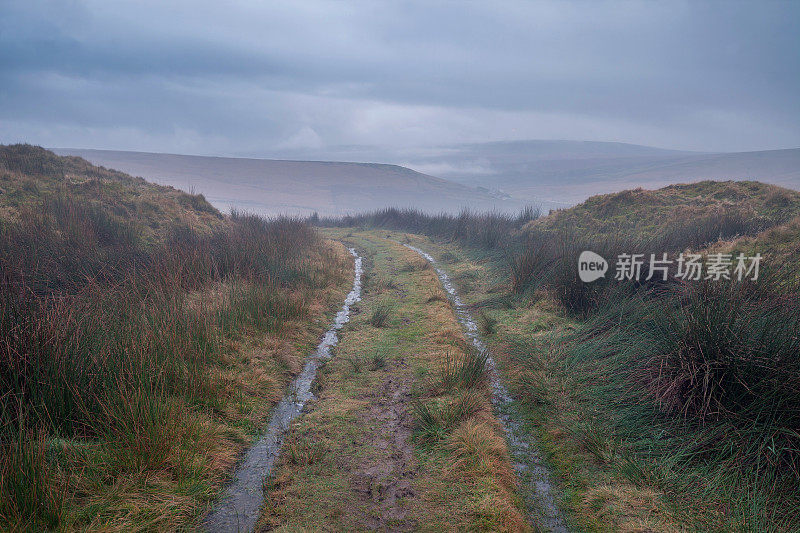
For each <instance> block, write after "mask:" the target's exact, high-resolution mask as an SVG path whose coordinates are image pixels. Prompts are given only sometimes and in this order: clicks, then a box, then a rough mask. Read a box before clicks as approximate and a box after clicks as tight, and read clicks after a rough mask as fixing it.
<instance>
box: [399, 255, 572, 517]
mask: <svg viewBox="0 0 800 533" xmlns="http://www.w3.org/2000/svg"><path fill="white" fill-rule="evenodd" d="M400 244H403V246H405V247H406V248H408V249H410V250H413V251H414V252H416V253H418V254H419V255H420V256H421V257H423V258H424V259H425V260H426V261H428V262H429V263H430V264H431V265H433V268H434V270H435V271H436V275H437V276H438V278H439V281H440V282H441V284H442V286H443V287H444V289H445V291H446V292H447V294H448V297H449V298H450V300H451V302H452V303H453V309H454V311H455V313H456V316H457V318H458V321H459V323H461V325H462V326H463V328H464V331H465V333H466V335H467V337H469V339H470V340H471V342H472V344H473V346H475V348H476V349H477V350H479V351H481V352H485V353H486V354H487V355H488V358H487V361H488V367H489V375H490V379H491V385H492V403H493V404H494V406H495V410H496V414H497V417H498V419H499V420H500V422H501V423H502V425H503V429H504V430H505V432H506V435H507V438H508V442H509V445H510V447H511V451H512V454H513V457H514V461H515V463H514V468H515V470H516V472H517V475H518V476H519V479H520V482H521V484H522V488H523V490H522V495H523V498H524V499H525V501H526V505H527V507H528V511H529V513H530V518H531V520H532V521H533V522H534V523H535V524H537V525H538V526H539V527H543V528H545V529H546V530H548V531H553V532H556V533H562V532H567V531H568V529H567V527H566V524H565V521H564V518H563V516H562V515H561V513H560V511H559V509H558V506H557V504H556V496H555V490H554V487H553V482H552V480H551V478H552V474H551V472H550V469H549V468H548V467H547V465H546V464H545V463H544V461H543V459H542V456H541V452H540V448H539V445H538V443H537V442H536V438H535V437H534V436H533V435H531V434H530V433H528V432H526V431H525V430H524V428H523V425H522V422H521V420H523V417H522V416H521V415H520V414H519V413H518V412H517V407H516V405H515V402H514V399H513V398H512V397H511V394H510V393H509V391H508V389H507V388H506V386H505V385H504V384H503V381H502V378H501V376H500V374H499V372H498V370H497V368H496V365H495V362H494V358H493V357H492V355H491V353H490V352H489V349H488V347H487V345H486V343H485V342H484V340H483V339H482V338H481V336H480V333H479V332H478V326H477V323H476V322H475V319H474V318H473V316H472V314H471V313H470V310H469V308H468V307H467V306H466V305H465V304H464V302H463V301H462V300H461V297H460V296H459V294H458V292H457V291H456V288H455V286H454V285H453V282H452V281H451V279H450V276H449V275H448V274H447V272H446V271H445V270H444V269H443V268H441V267H440V266H438V264H437V263H436V260H435V259H434V258H433V256H431V255H430V254H428V253H427V252H425V251H424V250H422V249H420V248H417V247H415V246H412V245H410V244H405V243H400Z"/></svg>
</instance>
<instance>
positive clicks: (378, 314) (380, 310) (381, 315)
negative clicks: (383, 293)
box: [367, 302, 392, 328]
mask: <svg viewBox="0 0 800 533" xmlns="http://www.w3.org/2000/svg"><path fill="white" fill-rule="evenodd" d="M391 315H392V305H391V304H389V303H388V302H382V303H379V304H378V305H377V306H376V307H375V309H374V310H373V311H372V314H371V315H370V317H369V318H368V319H367V322H368V323H369V324H370V325H371V326H373V327H376V328H385V327H386V326H388V325H389V318H390V317H391Z"/></svg>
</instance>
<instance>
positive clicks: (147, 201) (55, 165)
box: [0, 144, 224, 240]
mask: <svg viewBox="0 0 800 533" xmlns="http://www.w3.org/2000/svg"><path fill="white" fill-rule="evenodd" d="M58 197H68V198H69V199H70V201H75V202H79V203H85V204H89V205H96V206H98V207H100V208H101V209H102V210H103V211H104V212H106V213H108V215H109V216H111V217H115V218H116V219H118V220H121V221H124V222H125V223H126V224H133V225H134V226H135V227H136V228H137V230H138V231H139V232H140V233H141V235H142V237H144V238H145V240H152V239H154V238H159V237H162V236H163V234H164V231H165V230H166V229H167V228H169V227H172V226H176V225H182V226H189V227H191V228H193V229H195V230H200V231H205V232H208V231H209V230H211V229H214V228H217V227H219V226H220V225H221V224H223V223H224V221H223V216H222V214H221V213H220V212H219V211H218V210H217V209H215V208H214V207H213V206H212V205H211V204H209V203H208V202H207V201H206V200H205V198H204V197H203V196H202V195H192V194H187V193H185V192H183V191H180V190H177V189H175V188H173V187H165V186H162V185H156V184H153V183H148V182H147V181H145V180H143V179H141V178H134V177H132V176H129V175H127V174H124V173H122V172H118V171H115V170H107V169H105V168H101V167H96V166H94V165H92V164H91V163H89V162H88V161H86V160H84V159H81V158H79V157H62V156H58V155H56V154H54V153H53V152H51V151H49V150H45V149H44V148H41V147H38V146H31V145H23V144H17V145H11V146H0V220H6V221H17V220H18V219H19V218H20V216H26V215H27V216H29V214H30V213H31V212H38V211H39V210H40V207H41V204H42V202H45V201H51V200H52V199H53V198H58Z"/></svg>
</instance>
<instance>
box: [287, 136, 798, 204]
mask: <svg viewBox="0 0 800 533" xmlns="http://www.w3.org/2000/svg"><path fill="white" fill-rule="evenodd" d="M292 157H315V158H316V157H319V158H324V159H330V160H337V159H340V158H350V159H351V160H364V159H371V160H380V161H387V162H392V163H397V164H402V165H405V166H408V167H410V168H413V169H415V170H418V171H420V172H425V173H429V174H432V175H435V176H440V177H442V178H446V179H449V180H452V181H457V182H459V183H462V184H464V185H467V186H471V187H477V186H481V187H485V188H488V189H491V190H496V191H500V192H503V193H506V194H509V195H511V196H512V197H514V198H517V199H519V200H522V201H527V202H532V203H535V204H540V205H543V206H545V207H551V206H557V207H563V206H565V205H574V204H576V203H579V202H581V201H583V200H585V199H586V198H588V197H589V196H592V195H595V194H602V193H610V192H617V191H621V190H624V189H630V188H636V187H644V188H649V189H655V188H659V187H662V186H665V185H669V184H671V183H682V182H695V181H702V180H706V179H711V180H742V179H752V180H758V181H763V182H766V183H772V184H775V185H781V186H784V187H789V188H793V189H800V149H787V150H767V151H758V152H734V153H703V152H690V151H678V150H666V149H661V148H653V147H650V146H641V145H635V144H627V143H616V142H595V141H558V140H556V141H552V140H533V141H508V142H489V143H474V144H459V145H449V146H440V147H426V148H424V149H403V150H397V149H387V148H381V147H369V146H347V147H340V148H335V149H327V150H295V151H293V152H292Z"/></svg>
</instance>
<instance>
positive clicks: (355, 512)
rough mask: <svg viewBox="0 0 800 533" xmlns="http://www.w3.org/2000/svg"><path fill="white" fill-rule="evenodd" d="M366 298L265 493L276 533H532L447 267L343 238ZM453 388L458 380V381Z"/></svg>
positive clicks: (386, 245) (384, 243)
mask: <svg viewBox="0 0 800 533" xmlns="http://www.w3.org/2000/svg"><path fill="white" fill-rule="evenodd" d="M331 233H332V236H333V237H335V238H340V239H342V240H343V241H344V242H346V243H347V244H348V245H353V246H355V247H356V248H357V249H358V250H359V252H360V253H361V254H362V255H363V256H364V257H365V259H366V275H365V281H366V283H365V292H364V296H363V300H362V302H360V303H359V304H358V305H357V306H356V308H354V309H353V317H352V319H351V322H350V323H349V324H348V325H347V326H345V328H344V329H343V330H342V332H341V336H340V342H339V345H338V346H337V348H336V350H335V355H334V357H333V358H332V359H331V360H330V361H329V362H328V363H327V364H326V365H325V366H324V367H323V369H322V370H321V372H320V374H319V376H318V383H317V399H316V400H315V401H313V402H312V403H310V404H309V407H308V409H309V411H308V412H307V413H306V414H305V415H304V416H303V417H301V418H300V419H299V420H298V422H297V423H296V424H295V425H294V427H293V428H292V430H291V433H290V436H289V438H288V439H287V442H286V445H285V447H284V449H283V451H282V453H281V459H280V460H279V464H278V466H277V468H276V470H275V473H274V475H273V476H271V477H270V478H269V479H268V480H267V481H266V484H265V489H266V494H267V495H266V502H265V506H264V513H263V516H262V517H261V520H260V522H259V528H260V529H261V530H262V531H267V530H279V531H299V530H315V531H318V530H337V531H359V530H362V531H363V530H383V531H443V530H493V531H527V530H530V529H532V527H531V526H530V524H529V522H528V520H527V519H526V517H525V516H524V515H525V513H524V511H523V504H522V502H521V500H520V498H519V496H518V487H517V484H516V483H517V482H516V480H515V476H514V472H513V468H512V466H511V461H510V458H509V453H508V448H507V445H506V442H505V439H504V436H503V432H502V428H501V427H500V426H499V424H498V422H497V420H496V419H495V418H494V416H493V414H492V407H491V400H490V391H489V387H488V383H487V382H486V379H485V378H484V377H480V376H479V377H477V378H476V379H474V380H471V381H469V380H461V381H458V380H456V382H452V383H447V382H446V380H443V379H442V376H443V371H444V369H445V368H446V366H447V364H448V361H449V362H450V363H451V365H452V364H453V363H454V362H458V361H464V360H467V359H468V358H469V357H471V356H472V357H474V353H472V354H471V353H470V350H471V347H470V346H469V345H468V343H467V342H466V341H465V339H464V336H463V333H462V331H461V328H460V326H459V324H458V322H457V321H456V318H455V316H454V314H453V311H452V308H451V306H450V303H449V301H448V299H447V297H446V295H445V294H444V292H443V291H442V289H441V286H440V284H439V281H438V279H437V277H436V274H435V272H434V271H433V269H432V268H430V265H429V264H428V263H427V262H426V261H424V260H423V259H422V258H420V257H419V256H418V255H417V254H416V253H415V252H413V251H411V250H408V249H407V248H405V247H403V246H402V245H400V244H398V243H396V242H394V241H392V240H389V239H386V238H385V237H386V232H357V233H350V232H349V231H347V230H343V231H335V232H331ZM451 381H452V380H451Z"/></svg>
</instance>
